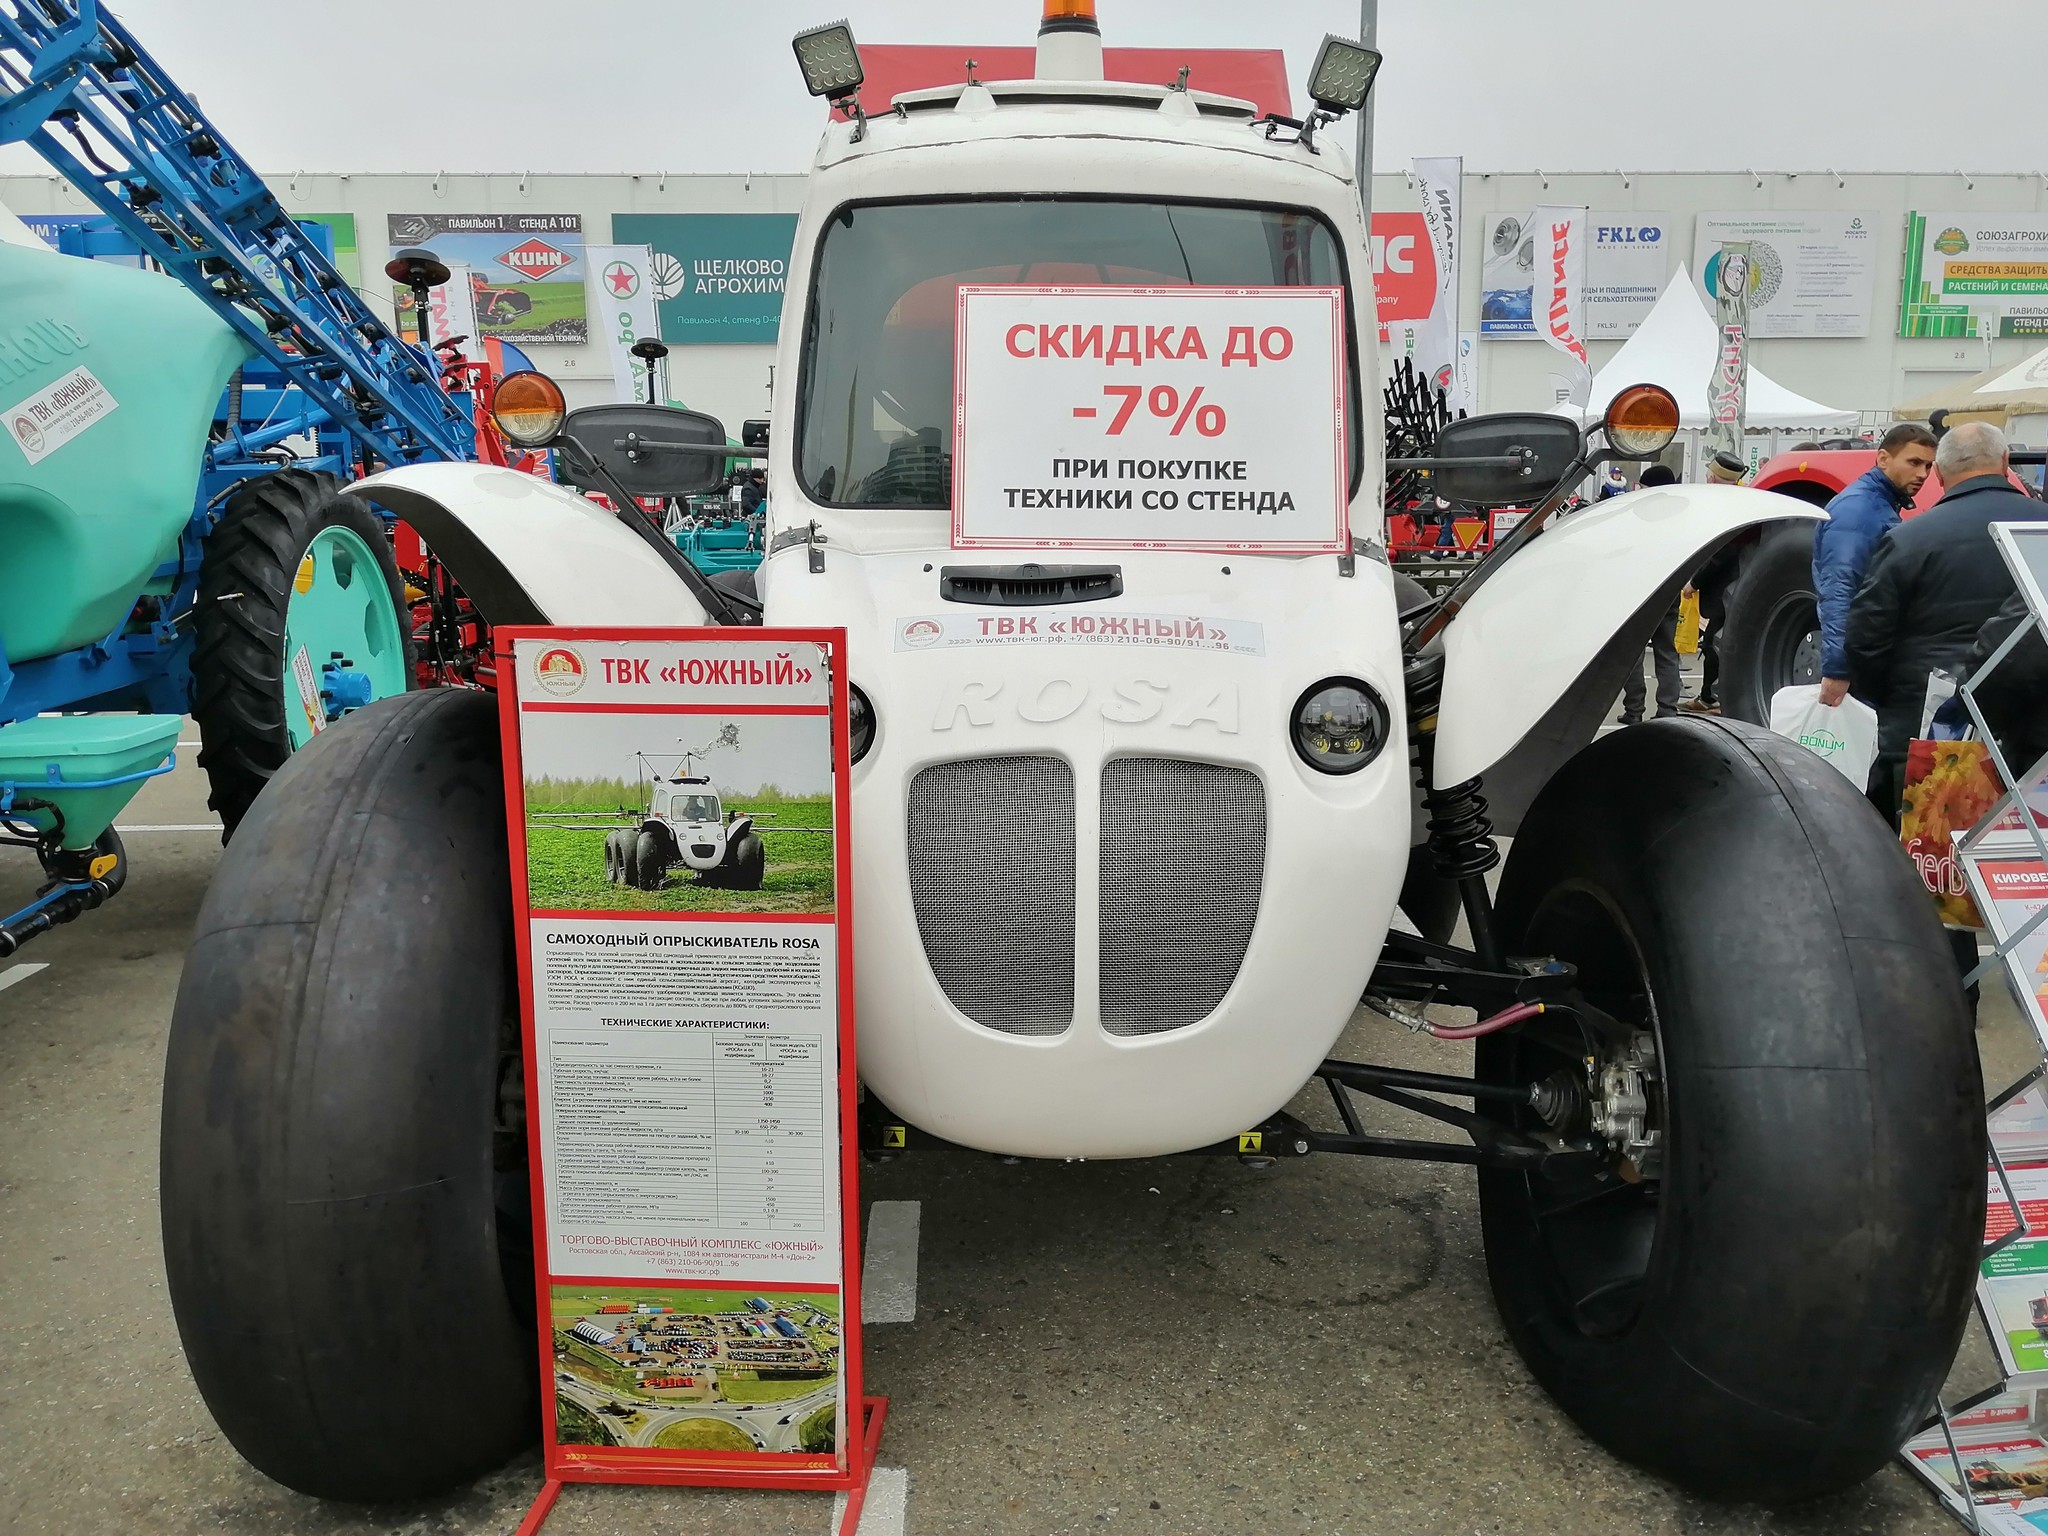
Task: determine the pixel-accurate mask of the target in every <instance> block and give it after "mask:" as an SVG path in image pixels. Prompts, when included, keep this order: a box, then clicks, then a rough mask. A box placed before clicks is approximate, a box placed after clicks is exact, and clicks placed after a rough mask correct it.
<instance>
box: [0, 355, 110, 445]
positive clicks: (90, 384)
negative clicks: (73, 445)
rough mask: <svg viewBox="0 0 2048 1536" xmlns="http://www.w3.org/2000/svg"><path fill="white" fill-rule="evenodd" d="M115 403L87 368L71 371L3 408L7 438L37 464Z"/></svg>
mask: <svg viewBox="0 0 2048 1536" xmlns="http://www.w3.org/2000/svg"><path fill="white" fill-rule="evenodd" d="M115 404H116V401H115V399H114V397H113V396H112V395H111V394H109V393H108V392H107V386H106V385H104V384H102V383H101V382H100V381H99V380H98V379H97V378H95V377H94V376H93V372H92V370H91V369H90V368H74V369H72V370H71V371H70V372H69V373H67V374H65V375H64V377H63V378H61V379H59V380H58V381H57V382H56V383H54V384H52V385H50V386H49V387H48V388H47V389H41V390H38V391H36V393H34V394H32V395H30V396H29V397H28V398H27V399H26V400H24V401H22V402H21V403H20V404H18V405H12V406H9V407H8V408H7V435H8V436H9V437H11V438H13V439H14V445H15V446H16V447H17V448H19V449H20V450H21V451H22V452H23V453H24V454H25V455H27V457H28V461H29V463H31V464H40V463H41V462H42V461H43V460H44V459H47V458H48V457H49V456H50V455H51V454H53V453H55V452H56V451H57V450H58V449H59V448H62V447H63V446H64V445H65V444H66V443H68V442H70V441H71V440H72V439H73V438H74V437H77V436H78V435H79V434H80V433H81V432H84V431H85V430H86V429H87V428H89V427H93V426H96V425H98V424H99V423H100V422H102V421H104V420H106V418H107V417H108V416H109V415H111V414H112V412H113V409H114V406H115Z"/></svg>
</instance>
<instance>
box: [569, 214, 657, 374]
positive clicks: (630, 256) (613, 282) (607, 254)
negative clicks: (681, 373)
mask: <svg viewBox="0 0 2048 1536" xmlns="http://www.w3.org/2000/svg"><path fill="white" fill-rule="evenodd" d="M584 258H585V261H584V265H585V266H586V267H588V268H589V271H590V315H591V320H592V322H593V323H594V324H595V325H596V326H597V329H598V338H599V339H601V340H602V341H603V342H604V348H605V354H606V356H608V357H609V358H610V359H611V364H612V384H613V387H614V388H615V389H616V390H617V392H618V399H619V400H620V402H621V403H624V402H627V401H633V402H637V403H638V404H641V405H661V404H664V403H665V402H666V395H665V394H664V397H663V399H662V400H652V401H650V400H649V399H648V398H647V365H646V363H644V362H643V361H641V359H639V358H637V357H635V356H634V355H633V345H634V343H635V342H638V341H643V340H645V339H647V338H648V337H653V338H654V339H655V340H657V341H659V340H660V339H661V323H660V321H659V320H658V319H657V317H656V315H655V312H654V282H653V278H652V274H653V270H654V251H653V248H652V247H650V246H645V245H591V246H585V247H584ZM667 383H668V374H667V369H666V367H665V366H664V365H661V364H657V366H656V370H655V388H656V389H658V390H664V391H665V389H666V386H667Z"/></svg>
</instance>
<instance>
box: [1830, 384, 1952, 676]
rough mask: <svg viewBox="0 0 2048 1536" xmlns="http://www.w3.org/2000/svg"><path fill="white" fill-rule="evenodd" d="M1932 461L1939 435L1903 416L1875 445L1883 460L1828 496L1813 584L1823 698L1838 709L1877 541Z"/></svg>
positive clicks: (1894, 522) (1904, 506)
mask: <svg viewBox="0 0 2048 1536" xmlns="http://www.w3.org/2000/svg"><path fill="white" fill-rule="evenodd" d="M1933 468H1934V434H1933V433H1932V432H1930V431H1928V430H1927V428H1925V427H1923V426H1921V425H1920V423H1919V422H1917V421H1902V422H1900V423H1899V424H1898V425H1897V426H1895V427H1893V428H1892V429H1891V431H1889V432H1887V433H1885V435H1884V441H1883V442H1881V443H1879V444H1878V446H1877V464H1876V466H1875V467H1874V468H1872V469H1869V470H1866V471H1865V472H1864V473H1863V474H1862V475H1861V476H1860V477H1859V478H1858V479H1856V480H1855V481H1854V482H1852V483H1851V484H1850V486H1849V488H1848V489H1847V490H1845V491H1843V492H1842V493H1841V495H1839V496H1837V497H1836V498H1835V499H1834V500H1833V501H1831V502H1829V503H1828V520H1827V521H1826V522H1824V523H1822V524H1821V525H1820V526H1819V527H1818V528H1816V529H1814V531H1813V590H1814V591H1815V592H1817V593H1818V594H1820V677H1821V683H1820V701H1821V702H1822V703H1823V704H1825V705H1827V706H1828V708H1830V709H1833V708H1834V707H1835V706H1836V705H1837V704H1840V703H1841V702H1842V700H1843V699H1845V698H1847V697H1848V695H1849V664H1848V661H1847V659H1846V658H1845V657H1844V655H1843V646H1844V638H1845V637H1846V635H1847V634H1848V631H1849V604H1850V602H1851V601H1852V600H1853V599H1854V598H1855V596H1856V589H1857V588H1858V587H1860V586H1862V585H1863V575H1864V572H1865V571H1867V570H1868V569H1869V567H1870V557H1871V555H1872V554H1873V553H1874V552H1875V551H1876V549H1877V541H1878V540H1879V539H1881V538H1883V537H1884V536H1885V535H1886V534H1887V533H1889V532H1891V531H1892V529H1894V528H1896V527H1898V526H1899V514H1900V513H1902V512H1904V511H1905V510H1906V509H1907V508H1909V507H1911V506H1912V505H1913V498H1914V497H1915V496H1917V495H1919V494H1920V487H1921V486H1923V485H1925V484H1926V483H1927V475H1928V471H1930V470H1932V469H1933Z"/></svg>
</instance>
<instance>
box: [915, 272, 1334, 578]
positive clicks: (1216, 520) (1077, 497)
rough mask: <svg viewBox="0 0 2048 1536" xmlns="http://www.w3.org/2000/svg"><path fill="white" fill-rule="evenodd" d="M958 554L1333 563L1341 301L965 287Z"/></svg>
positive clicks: (957, 439)
mask: <svg viewBox="0 0 2048 1536" xmlns="http://www.w3.org/2000/svg"><path fill="white" fill-rule="evenodd" d="M958 306H959V309H958V315H957V317H956V325H955V332H954V335H955V342H954V345H955V357H954V368H953V390H954V399H953V463H952V476H953V546H954V548H956V549H978V548H984V547H1003V548H1027V549H1031V548H1037V549H1180V550H1203V551H1209V552H1212V553H1217V554H1239V553H1272V554H1313V553H1330V554H1341V553H1344V552H1345V551H1347V550H1349V549H1350V547H1351V543H1350V540H1351V531H1350V527H1351V524H1350V485H1351V452H1350V444H1349V436H1348V433H1349V427H1348V414H1349V412H1348V400H1349V395H1350V388H1351V386H1350V377H1349V371H1348V365H1347V358H1348V355H1349V352H1348V341H1347V325H1348V322H1347V319H1346V315H1345V310H1344V291H1343V290H1342V289H1341V288H1214V287H1161V288H1141V287H1129V288H1123V287H1108V286H1091V287H1034V286H1028V285H1024V286H1019V285H1008V286H984V285H976V284H966V285H963V286H962V287H961V288H960V290H959V298H958Z"/></svg>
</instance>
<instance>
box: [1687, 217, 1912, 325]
mask: <svg viewBox="0 0 2048 1536" xmlns="http://www.w3.org/2000/svg"><path fill="white" fill-rule="evenodd" d="M1882 222H1883V220H1882V218H1881V216H1880V215H1878V214H1875V213H1703V214H1701V215H1700V216H1699V221H1698V225H1697V228H1696V230H1695V233H1694V236H1693V261H1692V271H1693V280H1694V281H1695V282H1696V283H1698V284H1699V289H1700V293H1701V294H1702V295H1703V296H1704V297H1705V299H1706V302H1707V305H1708V307H1709V308H1711V307H1712V306H1713V305H1714V303H1715V294H1716V293H1717V291H1718V283H1719V279H1720V267H1721V247H1722V246H1723V245H1731V244H1732V245H1740V244H1745V243H1746V244H1747V245H1748V246H1749V335H1750V338H1751V339H1752V340H1767V339H1771V338H1775V337H1784V336H1868V335H1869V334H1870V312H1871V305H1872V303H1873V302H1874V297H1875V293H1876V285H1877V231H1878V228H1879V226H1880V224H1881V223H1882Z"/></svg>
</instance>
